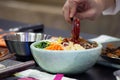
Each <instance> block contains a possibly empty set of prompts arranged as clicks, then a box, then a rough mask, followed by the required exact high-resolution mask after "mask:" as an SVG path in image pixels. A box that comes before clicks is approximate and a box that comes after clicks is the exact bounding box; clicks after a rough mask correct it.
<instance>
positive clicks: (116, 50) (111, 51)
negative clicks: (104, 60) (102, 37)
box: [102, 43, 120, 58]
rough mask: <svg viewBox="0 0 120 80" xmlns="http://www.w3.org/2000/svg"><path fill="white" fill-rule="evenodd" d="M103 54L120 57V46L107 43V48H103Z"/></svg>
mask: <svg viewBox="0 0 120 80" xmlns="http://www.w3.org/2000/svg"><path fill="white" fill-rule="evenodd" d="M102 55H106V56H108V57H111V58H120V46H119V47H115V46H114V45H113V44H111V43H109V44H107V46H106V48H105V49H103V50H102Z"/></svg>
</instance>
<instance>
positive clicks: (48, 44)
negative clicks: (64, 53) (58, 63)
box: [35, 37, 97, 50]
mask: <svg viewBox="0 0 120 80" xmlns="http://www.w3.org/2000/svg"><path fill="white" fill-rule="evenodd" d="M35 47H36V48H40V49H46V50H85V49H90V48H94V47H97V43H96V42H89V41H86V40H84V39H82V38H79V41H78V42H73V41H72V40H71V38H61V37H59V38H52V39H50V40H48V41H42V42H39V43H38V44H36V45H35Z"/></svg>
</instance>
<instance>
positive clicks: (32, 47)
mask: <svg viewBox="0 0 120 80" xmlns="http://www.w3.org/2000/svg"><path fill="white" fill-rule="evenodd" d="M42 41H49V40H40V41H36V42H33V43H32V44H31V45H30V48H31V49H35V50H36V51H48V52H86V51H87V52H89V51H93V50H97V49H102V47H103V46H102V44H101V43H97V44H98V46H97V47H95V48H90V49H85V50H45V49H40V48H36V47H35V46H34V45H35V44H37V43H39V42H42Z"/></svg>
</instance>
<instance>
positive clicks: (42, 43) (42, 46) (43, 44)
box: [35, 41, 50, 49]
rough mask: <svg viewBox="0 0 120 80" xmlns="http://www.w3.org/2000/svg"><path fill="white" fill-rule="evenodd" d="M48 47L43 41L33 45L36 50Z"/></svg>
mask: <svg viewBox="0 0 120 80" xmlns="http://www.w3.org/2000/svg"><path fill="white" fill-rule="evenodd" d="M49 45H50V42H48V41H43V42H40V43H38V44H37V45H35V47H36V48H42V49H43V48H46V47H47V46H49Z"/></svg>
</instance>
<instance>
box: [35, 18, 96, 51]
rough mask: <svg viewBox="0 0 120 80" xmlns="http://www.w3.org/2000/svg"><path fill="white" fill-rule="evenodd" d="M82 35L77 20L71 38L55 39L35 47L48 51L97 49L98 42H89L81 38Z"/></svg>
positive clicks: (76, 19) (74, 21)
mask: <svg viewBox="0 0 120 80" xmlns="http://www.w3.org/2000/svg"><path fill="white" fill-rule="evenodd" d="M79 33H80V20H79V19H78V18H75V19H74V20H73V29H72V31H71V38H61V37H59V38H54V39H51V40H50V41H44V42H40V43H39V44H37V45H35V47H36V48H41V49H46V50H85V49H90V48H94V47H97V46H98V45H97V43H96V42H89V41H87V40H85V39H83V38H80V37H79V35H80V34H79Z"/></svg>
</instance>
